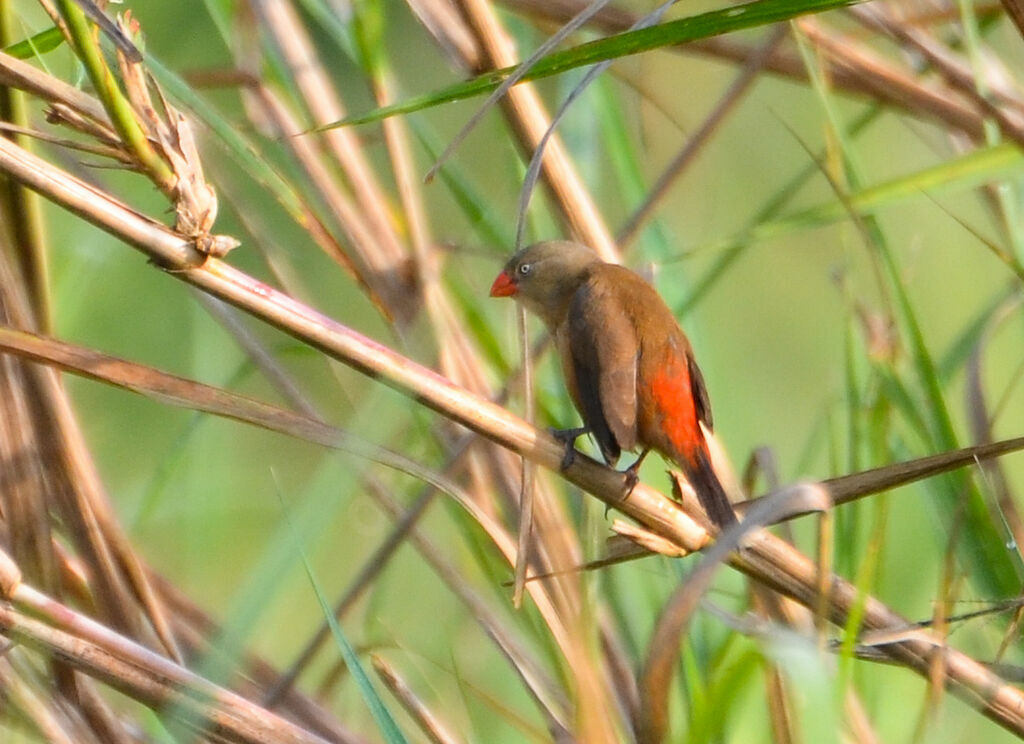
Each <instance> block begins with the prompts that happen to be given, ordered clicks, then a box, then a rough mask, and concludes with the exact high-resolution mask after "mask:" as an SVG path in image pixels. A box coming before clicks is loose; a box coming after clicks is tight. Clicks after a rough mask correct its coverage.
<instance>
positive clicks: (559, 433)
mask: <svg viewBox="0 0 1024 744" xmlns="http://www.w3.org/2000/svg"><path fill="white" fill-rule="evenodd" d="M550 432H551V436H553V437H554V438H555V439H557V440H558V441H559V442H561V443H562V444H563V445H565V453H564V454H563V455H562V462H561V464H560V465H559V468H561V470H562V471H563V472H564V471H566V470H568V469H569V467H570V466H571V465H572V464H573V461H574V460H575V459H576V440H577V439H579V438H580V437H581V436H583V435H584V434H589V433H590V429H588V428H587V427H585V426H581V427H579V428H577V429H550Z"/></svg>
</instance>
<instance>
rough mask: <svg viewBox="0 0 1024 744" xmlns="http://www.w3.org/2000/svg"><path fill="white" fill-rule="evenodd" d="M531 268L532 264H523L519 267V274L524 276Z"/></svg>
mask: <svg viewBox="0 0 1024 744" xmlns="http://www.w3.org/2000/svg"><path fill="white" fill-rule="evenodd" d="M532 268H533V264H523V265H522V266H520V267H519V273H520V274H523V275H526V274H529V273H530V269H532Z"/></svg>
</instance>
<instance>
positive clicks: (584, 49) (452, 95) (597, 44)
mask: <svg viewBox="0 0 1024 744" xmlns="http://www.w3.org/2000/svg"><path fill="white" fill-rule="evenodd" d="M861 1H862V0H756V2H752V3H747V4H746V5H739V6H732V7H728V8H722V9H721V10H712V11H710V12H708V13H701V14H700V15H695V16H690V17H689V18H680V19H679V20H676V21H669V22H668V23H661V24H658V25H657V26H650V27H648V28H641V29H637V30H635V31H625V32H623V33H621V34H615V35H614V36H609V37H607V38H604V39H598V40H596V41H590V42H587V43H585V44H580V45H579V46H575V47H572V48H570V49H565V50H563V51H561V52H554V53H553V54H549V55H548V56H546V57H544V58H543V59H541V60H540V61H538V62H537V64H536V65H534V66H533V69H531V70H530V71H529V72H528V73H527V74H526V75H524V76H523V81H524V82H525V81H528V80H539V79H541V78H546V77H551V76H552V75H558V74H560V73H563V72H566V71H568V70H573V69H575V68H577V67H585V66H587V65H592V64H596V63H598V62H604V61H606V60H610V59H618V58H620V57H628V56H630V55H633V54H640V53H641V52H649V51H651V50H654V49H660V48H661V47H666V46H674V45H676V44H685V43H687V42H690V41H696V40H698V39H707V38H709V37H711V36H719V35H721V34H727V33H732V32H733V31H741V30H743V29H748V28H757V27H758V26H767V25H770V24H772V23H780V22H782V21H788V20H791V19H793V18H796V17H798V16H802V15H810V14H812V13H822V12H824V11H827V10H834V9H836V8H843V7H847V6H849V5H856V4H857V3H859V2H861ZM516 69H518V67H516V66H513V67H504V68H502V69H500V70H494V71H493V72H487V73H484V74H483V75H480V76H478V77H475V78H473V79H472V80H467V81H465V82H462V83H457V84H455V85H451V86H448V87H447V88H442V89H441V90H439V91H435V92H434V93H428V94H426V95H422V96H416V97H414V98H410V99H408V100H406V101H403V102H400V103H395V104H392V105H390V106H382V107H381V108H377V109H374V110H373V111H370V112H368V113H366V114H362V115H360V116H350V117H347V118H345V119H342V120H341V121H337V122H334V123H333V124H327V125H325V126H323V127H321V129H331V128H333V127H340V126H353V125H355V124H368V123H370V122H374V121H380V120H381V119H386V118H388V117H390V116H395V115H397V114H409V113H412V112H414V111H420V110H422V109H425V108H430V107H432V106H438V105H440V104H442V103H451V102H452V101H460V100H462V99H464V98H470V97H471V96H475V95H478V94H480V93H489V92H490V91H492V90H494V89H495V88H497V87H498V86H499V85H501V82H502V80H504V79H505V78H506V77H508V76H509V75H511V74H512V73H513V72H515V70H516Z"/></svg>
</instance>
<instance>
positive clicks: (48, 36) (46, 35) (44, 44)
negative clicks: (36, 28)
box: [3, 27, 64, 59]
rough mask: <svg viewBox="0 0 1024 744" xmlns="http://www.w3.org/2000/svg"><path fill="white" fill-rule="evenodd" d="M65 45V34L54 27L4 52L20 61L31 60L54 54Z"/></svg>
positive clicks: (9, 47) (12, 45)
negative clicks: (41, 55) (54, 51)
mask: <svg viewBox="0 0 1024 744" xmlns="http://www.w3.org/2000/svg"><path fill="white" fill-rule="evenodd" d="M63 43H64V34H62V33H61V32H60V29H58V28H57V27H53V28H48V29H46V30H45V31H40V32H39V33H38V34H34V35H32V36H30V37H29V38H27V39H23V40H22V41H19V42H18V43H17V44H11V45H10V46H8V47H5V48H4V50H3V51H4V54H9V55H11V56H12V57H17V58H18V59H31V58H32V57H38V56H39V55H40V54H46V53H47V52H52V51H53V50H54V49H56V48H57V47H59V46H60V45H61V44H63Z"/></svg>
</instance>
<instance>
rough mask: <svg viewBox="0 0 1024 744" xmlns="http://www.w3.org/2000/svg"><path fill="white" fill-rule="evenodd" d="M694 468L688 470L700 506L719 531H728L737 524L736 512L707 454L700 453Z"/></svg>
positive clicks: (693, 465)
mask: <svg viewBox="0 0 1024 744" xmlns="http://www.w3.org/2000/svg"><path fill="white" fill-rule="evenodd" d="M694 460H695V461H694V462H693V463H692V467H689V468H686V470H687V473H686V474H687V475H688V476H689V477H690V483H691V485H692V486H693V489H694V490H695V491H696V492H697V498H698V499H700V505H701V506H702V507H703V508H704V511H705V512H707V515H708V517H709V518H710V519H711V521H712V522H714V524H715V526H717V527H718V528H719V529H722V530H724V529H726V528H727V527H731V526H732V525H734V524H735V523H736V512H734V511H733V510H732V504H731V503H730V502H729V497H728V496H726V495H725V489H724V488H722V484H721V482H720V481H719V480H718V476H717V475H715V471H714V469H713V468H712V467H711V461H710V460H709V459H708V455H707V453H706V452H698V453H697V456H696V457H695V458H694Z"/></svg>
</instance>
